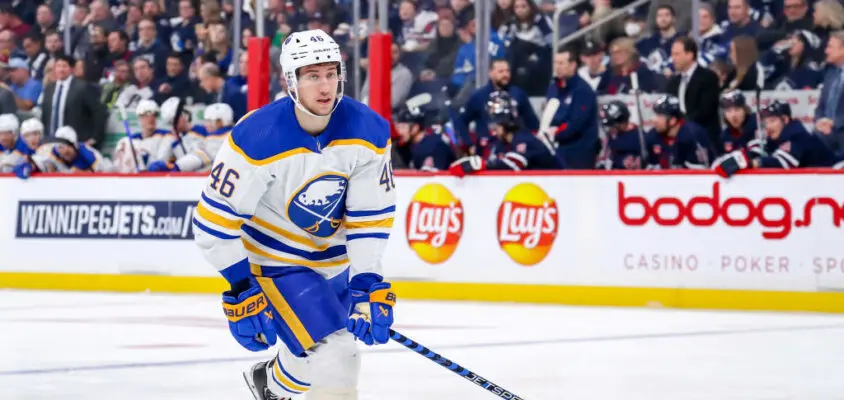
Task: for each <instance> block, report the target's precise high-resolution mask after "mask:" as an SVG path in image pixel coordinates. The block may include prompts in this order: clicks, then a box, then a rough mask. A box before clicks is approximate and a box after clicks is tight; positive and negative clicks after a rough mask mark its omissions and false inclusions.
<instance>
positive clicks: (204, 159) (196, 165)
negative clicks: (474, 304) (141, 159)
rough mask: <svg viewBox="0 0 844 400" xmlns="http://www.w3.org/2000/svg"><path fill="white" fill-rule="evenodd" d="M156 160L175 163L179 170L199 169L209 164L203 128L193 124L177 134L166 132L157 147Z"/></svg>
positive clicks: (209, 159) (209, 158)
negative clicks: (184, 131) (189, 128)
mask: <svg viewBox="0 0 844 400" xmlns="http://www.w3.org/2000/svg"><path fill="white" fill-rule="evenodd" d="M158 150H159V152H158V154H157V155H156V156H155V159H156V160H164V161H168V162H172V163H175V164H176V165H177V166H178V167H179V170H180V171H185V172H187V171H199V170H201V169H203V168H205V167H207V166H208V165H210V164H211V160H212V159H211V157H209V156H208V153H207V152H206V150H205V128H202V127H200V126H194V127H193V129H192V130H191V131H190V132H188V133H183V134H181V135H179V136H177V135H175V134H168V135H166V136H165V137H164V138H163V139H162V140H161V144H160V145H159V147H158Z"/></svg>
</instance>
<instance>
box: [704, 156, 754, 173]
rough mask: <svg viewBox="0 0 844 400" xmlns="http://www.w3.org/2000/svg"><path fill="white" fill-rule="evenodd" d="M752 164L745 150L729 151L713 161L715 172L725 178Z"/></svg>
mask: <svg viewBox="0 0 844 400" xmlns="http://www.w3.org/2000/svg"><path fill="white" fill-rule="evenodd" d="M751 166H752V164H751V161H750V158H749V157H748V156H747V152H745V151H744V150H736V151H732V152H729V153H727V154H724V155H723V156H721V157H718V158H717V159H715V161H713V162H712V169H713V170H714V171H715V173H717V174H718V175H720V176H722V177H724V178H729V177H731V176H733V175H735V174H737V173H738V172H739V171H741V170H743V169H747V168H750V167H751Z"/></svg>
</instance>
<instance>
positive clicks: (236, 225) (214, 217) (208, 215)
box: [196, 202, 243, 231]
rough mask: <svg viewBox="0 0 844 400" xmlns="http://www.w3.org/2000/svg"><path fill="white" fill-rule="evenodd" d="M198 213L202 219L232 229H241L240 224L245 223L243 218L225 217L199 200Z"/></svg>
mask: <svg viewBox="0 0 844 400" xmlns="http://www.w3.org/2000/svg"><path fill="white" fill-rule="evenodd" d="M196 213H197V214H199V216H200V217H202V219H204V220H206V221H208V222H211V223H212V224H214V225H217V226H219V227H222V228H226V229H231V230H235V231H237V230H240V226H241V225H243V221H241V220H233V219H228V218H223V217H222V216H220V215H219V214H217V213H215V212H213V211H211V210H209V209H208V208H206V207H205V204H202V202H199V203H198V204H197V205H196Z"/></svg>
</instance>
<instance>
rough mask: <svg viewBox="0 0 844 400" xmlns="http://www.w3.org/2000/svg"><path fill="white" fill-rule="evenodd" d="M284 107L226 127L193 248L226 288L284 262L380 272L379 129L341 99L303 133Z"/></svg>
mask: <svg viewBox="0 0 844 400" xmlns="http://www.w3.org/2000/svg"><path fill="white" fill-rule="evenodd" d="M294 108H295V105H294V103H293V100H291V99H290V98H289V97H288V98H284V99H281V100H279V101H276V102H274V103H272V104H270V105H268V106H265V107H263V108H261V109H258V110H256V111H255V112H253V113H251V114H248V115H247V116H245V117H244V118H243V119H242V120H241V121H240V122H239V123H238V124H237V125H236V126H235V128H234V130H233V131H232V133H231V134H230V135H229V137H228V139H227V140H226V141H225V142H224V144H223V146H222V147H221V148H220V152H219V153H218V154H217V157H216V159H215V161H214V164H213V165H214V166H213V169H212V171H211V174H210V176H209V177H208V183H207V185H206V187H205V189H204V190H203V192H202V195H201V200H200V202H199V204H198V205H197V208H196V211H195V213H194V228H195V229H194V232H195V236H196V242H197V244H198V246H199V247H200V248H201V249H202V252H203V254H204V256H205V258H206V259H207V260H208V261H209V262H210V263H211V264H213V265H214V266H215V267H216V268H217V269H218V270H219V271H220V272H221V274H222V275H223V276H224V277H225V278H226V279H227V280H228V281H229V282H236V281H239V280H242V279H244V278H246V277H248V276H249V274H250V272H251V273H252V274H255V275H259V276H260V275H261V274H269V273H272V271H273V270H274V269H276V270H277V268H279V267H291V266H299V267H308V268H311V269H313V270H315V271H317V272H318V273H320V274H321V275H323V276H324V277H326V278H329V277H333V276H335V275H337V274H339V273H341V272H343V271H345V270H346V269H347V268H348V267H349V266H350V265H351V268H352V271H351V273H352V275H355V274H358V273H362V272H375V273H379V274H380V273H381V264H380V259H381V255H382V253H383V251H384V248H385V245H386V242H387V239H388V237H389V235H390V229H391V227H392V225H393V214H394V212H395V193H396V191H395V184H394V181H393V171H392V167H391V163H390V151H391V150H390V146H391V144H390V129H389V125H388V124H387V122H386V121H385V120H384V119H383V118H381V117H380V116H378V115H377V114H376V113H375V112H373V111H372V110H370V109H369V108H367V107H366V106H364V105H363V104H361V103H359V102H358V101H356V100H353V99H351V98H349V97H345V98H344V99H343V100H342V101H341V102H340V103H339V104H338V106H337V109H336V110H335V111H334V113H333V114H332V116H331V120H330V122H329V123H328V126H327V128H326V129H325V131H324V132H323V133H322V134H320V135H319V136H312V135H310V134H308V133H307V132H305V131H304V130H303V129H302V128H301V127H300V126H299V123H298V121H297V119H296V117H295V114H294Z"/></svg>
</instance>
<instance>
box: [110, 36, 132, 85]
mask: <svg viewBox="0 0 844 400" xmlns="http://www.w3.org/2000/svg"><path fill="white" fill-rule="evenodd" d="M107 60H108V61H107V63H106V66H105V70H104V75H105V76H106V77H107V76H109V75H111V71H112V70H113V69H114V63H115V62H117V61H125V62H129V61H131V60H132V52H131V51H129V35H127V34H126V32H123V31H113V32H111V33H109V34H108V59H107Z"/></svg>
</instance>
